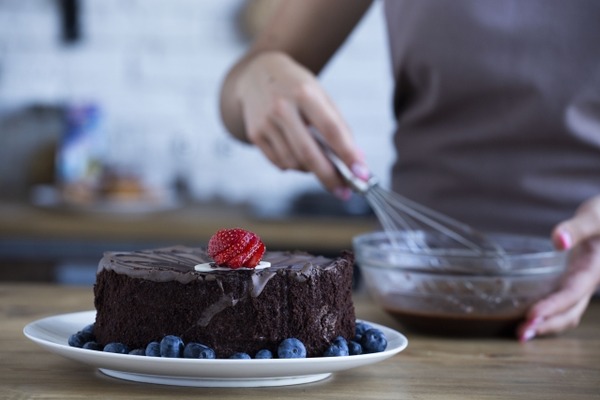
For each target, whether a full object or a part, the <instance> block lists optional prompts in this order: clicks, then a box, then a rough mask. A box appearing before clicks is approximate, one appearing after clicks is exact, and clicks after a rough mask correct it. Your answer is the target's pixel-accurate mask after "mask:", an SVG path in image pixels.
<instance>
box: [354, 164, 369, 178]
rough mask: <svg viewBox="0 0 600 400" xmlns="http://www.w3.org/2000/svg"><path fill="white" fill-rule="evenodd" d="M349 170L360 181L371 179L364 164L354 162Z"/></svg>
mask: <svg viewBox="0 0 600 400" xmlns="http://www.w3.org/2000/svg"><path fill="white" fill-rule="evenodd" d="M351 169H352V173H353V174H354V175H356V176H357V177H359V178H360V179H362V180H363V181H367V180H369V178H370V177H371V173H370V172H369V169H368V168H367V166H366V165H365V164H361V163H358V162H356V163H354V164H352V167H351Z"/></svg>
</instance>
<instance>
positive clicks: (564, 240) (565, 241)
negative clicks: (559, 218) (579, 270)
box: [558, 231, 573, 250]
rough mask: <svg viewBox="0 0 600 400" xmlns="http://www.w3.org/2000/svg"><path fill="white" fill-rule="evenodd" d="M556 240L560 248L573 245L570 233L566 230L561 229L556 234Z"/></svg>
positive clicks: (563, 248)
mask: <svg viewBox="0 0 600 400" xmlns="http://www.w3.org/2000/svg"><path fill="white" fill-rule="evenodd" d="M558 240H559V244H560V247H561V249H562V250H569V249H570V248H571V246H572V245H573V240H572V239H571V235H570V234H569V232H567V231H561V232H560V234H559V235H558Z"/></svg>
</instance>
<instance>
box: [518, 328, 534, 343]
mask: <svg viewBox="0 0 600 400" xmlns="http://www.w3.org/2000/svg"><path fill="white" fill-rule="evenodd" d="M534 337H535V329H531V328H529V329H527V330H526V331H525V332H523V335H522V336H521V342H528V341H530V340H531V339H533V338H534Z"/></svg>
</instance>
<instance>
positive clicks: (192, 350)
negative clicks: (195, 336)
mask: <svg viewBox="0 0 600 400" xmlns="http://www.w3.org/2000/svg"><path fill="white" fill-rule="evenodd" d="M183 357H184V358H202V359H214V358H217V356H216V355H215V351H214V350H213V349H211V348H210V347H208V346H205V345H203V344H200V343H194V342H191V343H188V344H187V345H186V346H185V348H184V349H183Z"/></svg>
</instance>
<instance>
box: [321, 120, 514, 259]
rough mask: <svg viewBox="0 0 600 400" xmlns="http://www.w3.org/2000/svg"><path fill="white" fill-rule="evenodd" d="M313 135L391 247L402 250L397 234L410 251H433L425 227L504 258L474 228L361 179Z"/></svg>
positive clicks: (373, 181)
mask: <svg viewBox="0 0 600 400" xmlns="http://www.w3.org/2000/svg"><path fill="white" fill-rule="evenodd" d="M313 135H314V137H315V139H316V140H317V141H318V142H319V144H320V145H321V147H322V148H323V151H324V153H325V155H326V156H327V157H328V158H329V160H330V161H331V163H332V164H333V165H334V167H335V168H336V169H337V171H338V172H339V173H340V175H341V176H342V177H343V178H344V180H345V181H346V182H347V183H348V185H349V186H350V187H351V188H352V189H353V190H354V191H355V192H357V193H359V194H361V195H363V196H365V198H366V200H367V202H368V203H369V205H370V206H371V208H372V209H373V211H374V212H375V215H376V216H377V218H378V220H379V222H380V223H381V225H382V227H383V229H384V231H385V232H386V233H387V234H388V237H389V240H390V244H391V245H393V246H398V243H396V241H397V233H398V232H405V233H406V234H407V235H406V236H405V238H406V239H407V240H406V241H403V243H404V246H407V247H408V248H409V249H410V250H421V251H422V250H430V248H429V246H428V245H427V243H426V241H425V239H424V238H423V236H422V235H420V234H419V233H422V231H423V227H426V228H427V229H429V230H433V231H436V232H438V233H440V234H441V235H443V236H445V237H446V238H448V239H450V240H451V241H454V242H455V243H457V244H459V245H462V246H464V248H465V249H467V250H469V251H472V252H474V253H475V254H483V253H486V254H490V253H492V254H497V255H502V254H504V251H503V249H502V248H501V247H500V246H499V245H498V244H496V243H495V242H494V241H492V240H491V239H490V238H488V237H487V236H486V235H485V234H483V233H481V232H478V231H477V230H475V229H474V228H472V227H471V226H469V225H467V224H464V223H462V222H459V221H456V220H454V219H452V218H450V217H448V216H446V215H444V214H441V213H439V212H437V211H434V210H431V209H429V208H427V207H425V206H423V205H421V204H419V203H416V202H414V201H412V200H410V199H408V198H406V197H404V196H402V195H399V194H397V193H394V192H392V191H389V190H386V189H384V188H382V187H381V186H380V185H379V183H378V180H377V178H375V177H374V176H371V177H370V178H369V179H368V180H367V181H365V180H363V179H360V178H358V177H357V176H356V175H354V173H352V171H351V170H350V169H349V168H348V167H347V166H346V164H345V163H344V162H343V161H342V160H341V159H340V158H339V157H338V156H337V155H336V154H335V153H334V152H333V150H332V149H331V148H330V147H329V145H328V144H327V143H326V142H325V140H324V139H323V138H322V137H321V135H320V134H319V133H318V132H314V131H313Z"/></svg>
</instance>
